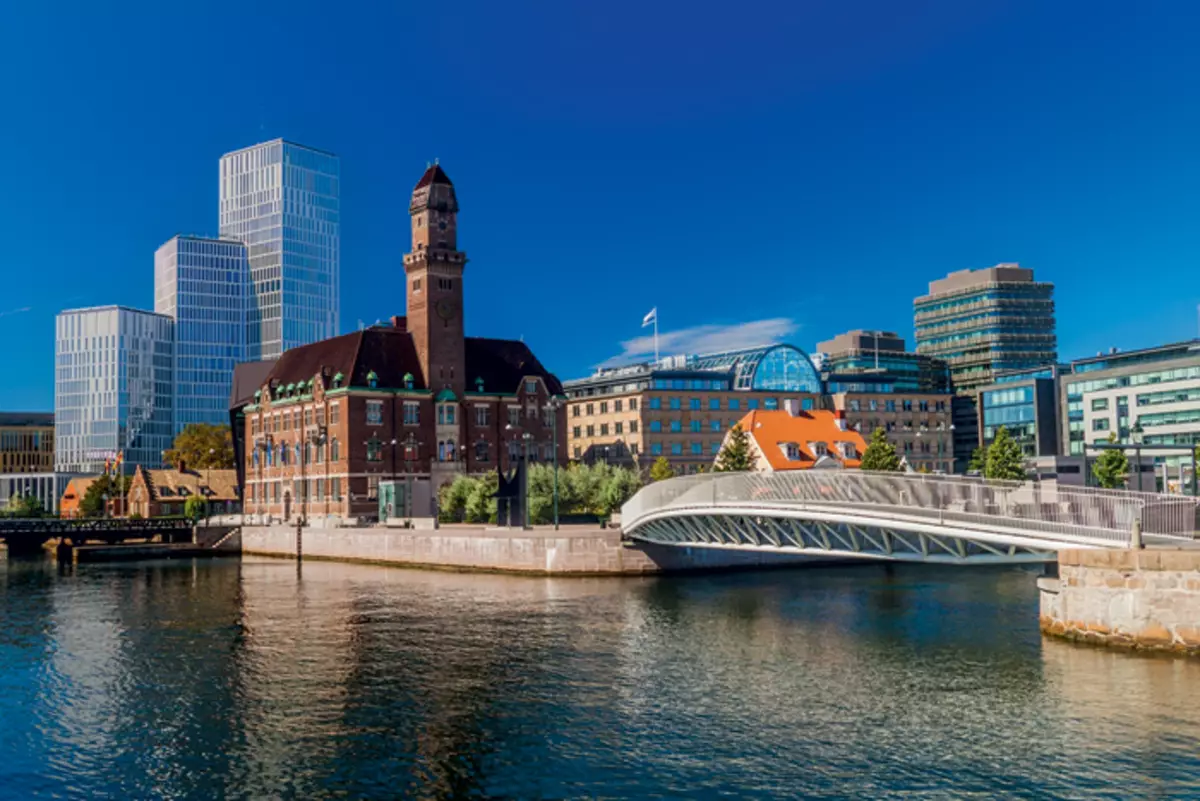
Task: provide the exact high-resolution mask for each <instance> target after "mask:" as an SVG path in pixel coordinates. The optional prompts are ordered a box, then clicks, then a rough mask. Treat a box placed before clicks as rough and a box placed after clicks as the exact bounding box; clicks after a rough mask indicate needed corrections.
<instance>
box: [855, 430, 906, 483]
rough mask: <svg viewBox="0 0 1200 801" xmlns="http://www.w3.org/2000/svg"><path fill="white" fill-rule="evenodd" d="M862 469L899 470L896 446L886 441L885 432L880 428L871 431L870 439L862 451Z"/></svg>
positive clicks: (885, 471) (884, 471)
mask: <svg viewBox="0 0 1200 801" xmlns="http://www.w3.org/2000/svg"><path fill="white" fill-rule="evenodd" d="M862 469H863V470H875V471H877V472H883V473H898V472H900V457H899V456H897V455H896V448H895V447H894V446H893V445H892V443H890V442H888V438H887V434H886V433H884V430H883V429H882V428H877V429H875V430H874V431H872V432H871V441H870V442H868V443H867V450H866V451H864V452H863V458H862Z"/></svg>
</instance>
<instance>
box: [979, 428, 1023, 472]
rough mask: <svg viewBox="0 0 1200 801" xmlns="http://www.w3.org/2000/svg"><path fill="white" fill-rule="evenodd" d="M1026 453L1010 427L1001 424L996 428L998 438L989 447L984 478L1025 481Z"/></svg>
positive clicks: (984, 467)
mask: <svg viewBox="0 0 1200 801" xmlns="http://www.w3.org/2000/svg"><path fill="white" fill-rule="evenodd" d="M1026 473H1027V471H1026V470H1025V454H1023V453H1021V446H1020V445H1018V444H1017V441H1016V440H1014V439H1013V438H1012V436H1011V435H1010V434H1009V433H1008V429H1007V428H1005V427H1004V426H1000V428H998V429H997V430H996V438H995V439H993V440H992V444H991V445H990V446H989V447H988V449H987V459H986V460H985V461H984V465H983V475H984V478H994V479H1002V480H1004V481H1024V480H1025V478H1026Z"/></svg>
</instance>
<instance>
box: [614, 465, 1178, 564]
mask: <svg viewBox="0 0 1200 801" xmlns="http://www.w3.org/2000/svg"><path fill="white" fill-rule="evenodd" d="M1196 509H1197V502H1196V499H1195V498H1191V497H1182V496H1178V495H1159V494H1154V493H1140V492H1124V491H1118V490H1102V489H1094V488H1090V487H1065V486H1059V485H1057V483H1051V482H1046V483H1039V482H1012V481H988V480H984V479H975V478H962V477H957V476H932V475H921V474H912V473H875V472H867V471H860V470H836V471H835V470H805V471H794V472H787V473H783V472H779V473H715V474H701V475H694V476H681V477H679V478H673V479H669V480H667V481H659V482H656V483H654V484H649V485H647V486H645V487H643V488H642V489H641V490H640V491H639V492H638V493H637V494H636V495H634V496H633V497H632V498H631V499H629V501H628V502H627V503H626V504H625V505H624V507H622V509H621V527H622V531H623V536H624V537H625V538H626V539H628V540H632V541H635V542H642V543H652V544H655V545H661V546H686V547H691V548H697V547H698V548H721V549H727V550H753V551H771V552H778V553H790V554H804V555H808V556H811V557H813V558H819V559H874V560H881V561H898V562H943V563H952V564H975V563H978V564H988V563H997V562H1044V561H1049V560H1052V559H1054V558H1055V556H1056V554H1057V552H1058V551H1059V550H1062V549H1064V548H1128V547H1130V545H1131V542H1135V538H1136V537H1139V536H1140V537H1141V538H1142V539H1143V541H1144V542H1145V544H1147V545H1178V544H1180V543H1181V542H1184V541H1188V542H1190V541H1191V540H1192V539H1193V535H1194V532H1195V530H1196V517H1197V515H1196Z"/></svg>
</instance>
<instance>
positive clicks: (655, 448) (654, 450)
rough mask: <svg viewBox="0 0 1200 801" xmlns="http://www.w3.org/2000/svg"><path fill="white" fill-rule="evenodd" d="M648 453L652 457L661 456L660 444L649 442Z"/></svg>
mask: <svg viewBox="0 0 1200 801" xmlns="http://www.w3.org/2000/svg"><path fill="white" fill-rule="evenodd" d="M650 453H651V454H652V455H654V456H662V443H661V442H651V443H650Z"/></svg>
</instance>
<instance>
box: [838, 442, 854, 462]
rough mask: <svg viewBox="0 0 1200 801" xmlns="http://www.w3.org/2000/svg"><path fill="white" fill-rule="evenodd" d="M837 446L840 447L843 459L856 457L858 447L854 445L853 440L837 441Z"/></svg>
mask: <svg viewBox="0 0 1200 801" xmlns="http://www.w3.org/2000/svg"><path fill="white" fill-rule="evenodd" d="M838 447H839V448H841V451H842V458H843V459H857V458H858V448H855V447H854V443H853V442H839V443H838Z"/></svg>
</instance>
